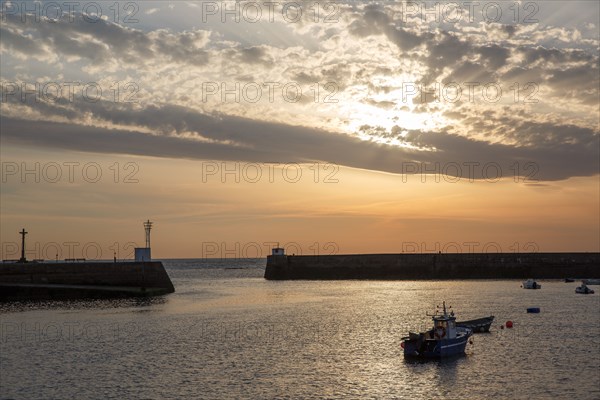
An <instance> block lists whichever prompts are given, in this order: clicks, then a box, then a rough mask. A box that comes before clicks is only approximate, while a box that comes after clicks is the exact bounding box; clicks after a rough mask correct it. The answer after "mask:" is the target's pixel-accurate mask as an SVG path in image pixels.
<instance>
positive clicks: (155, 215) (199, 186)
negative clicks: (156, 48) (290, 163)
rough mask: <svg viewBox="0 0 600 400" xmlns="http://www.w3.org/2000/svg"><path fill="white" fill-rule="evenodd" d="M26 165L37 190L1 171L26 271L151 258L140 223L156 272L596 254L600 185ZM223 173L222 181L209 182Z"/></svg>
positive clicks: (22, 156)
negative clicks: (299, 259)
mask: <svg viewBox="0 0 600 400" xmlns="http://www.w3.org/2000/svg"><path fill="white" fill-rule="evenodd" d="M28 159H29V160H31V161H29V162H28V161H25V162H26V165H27V166H28V168H30V169H33V165H34V164H33V163H34V162H36V161H37V162H39V163H40V183H35V181H34V179H35V174H29V175H27V176H26V177H25V182H22V178H21V176H19V175H18V174H17V175H8V174H7V172H6V171H5V176H4V179H5V182H3V184H2V210H1V212H2V227H1V234H2V244H3V254H2V258H18V256H17V255H16V254H14V252H15V251H16V248H15V244H16V243H18V241H19V235H18V233H17V232H18V231H19V230H20V229H21V228H22V227H24V228H26V229H27V230H28V231H29V235H28V237H27V239H28V243H29V246H28V248H29V249H30V252H29V255H28V257H29V258H46V259H47V258H54V256H55V255H53V254H54V253H55V250H54V249H55V248H56V245H55V244H54V243H57V244H58V245H59V247H60V249H61V256H62V254H63V253H64V256H63V257H62V258H67V255H73V256H76V257H83V256H86V255H87V258H95V257H96V255H97V254H98V253H97V249H100V251H101V252H102V253H101V254H102V256H103V258H112V251H113V248H114V247H115V246H114V245H113V243H115V242H116V243H117V244H118V245H117V247H118V248H119V257H120V258H125V257H127V255H128V254H129V253H130V251H131V250H130V249H129V250H127V246H128V243H129V242H136V244H137V245H140V246H141V245H143V240H144V231H143V227H142V221H144V220H146V219H148V218H150V219H151V220H152V221H154V222H155V229H154V230H153V233H152V239H153V243H152V248H153V256H154V257H158V258H187V257H189V258H193V257H217V258H219V257H234V256H240V257H241V256H254V255H260V256H265V255H266V254H267V252H268V249H269V248H270V247H271V245H272V243H275V242H280V243H281V244H282V245H285V246H286V247H287V248H288V252H290V253H292V252H293V253H296V254H298V253H300V252H301V253H303V254H314V253H315V252H319V253H320V254H330V253H332V252H337V253H372V252H402V251H403V250H404V251H407V252H411V251H412V252H414V251H419V250H420V251H437V250H442V251H456V250H457V249H460V250H461V251H464V252H468V251H496V249H498V248H500V249H502V250H503V251H515V250H517V249H518V250H519V251H527V250H528V249H529V250H533V251H599V250H600V247H599V246H600V245H599V242H600V240H599V225H598V221H599V218H600V215H599V210H598V204H599V201H600V199H599V186H598V178H597V177H590V178H572V179H568V180H564V181H558V182H547V183H543V184H538V185H531V184H524V183H515V182H514V180H513V179H512V177H508V178H505V179H502V180H500V181H498V182H496V183H489V182H485V181H477V182H469V181H468V180H466V179H463V180H460V181H459V182H456V183H449V182H447V181H446V178H447V180H451V179H450V178H449V177H444V176H439V177H438V178H439V179H440V182H439V183H436V182H435V176H433V175H427V176H425V179H426V182H425V183H422V182H421V176H420V175H406V176H402V175H395V174H386V173H380V172H372V171H364V170H357V169H352V168H346V167H341V168H340V169H339V171H337V172H336V173H335V175H334V176H333V178H330V179H337V180H338V182H337V183H335V182H332V183H324V180H325V173H330V172H331V171H333V170H328V171H325V170H324V164H321V165H317V166H318V168H319V171H320V175H319V176H318V178H317V180H318V183H315V165H314V164H307V165H304V166H302V177H301V178H300V179H299V180H298V182H296V183H292V182H288V181H286V179H288V180H290V181H291V180H293V179H295V178H294V175H295V167H293V168H292V167H289V168H288V175H284V172H283V170H282V169H281V168H272V169H270V168H269V167H267V166H261V168H262V173H263V177H262V178H261V179H259V180H258V182H256V183H251V182H248V181H245V180H244V176H245V177H246V178H247V179H250V180H256V178H255V176H256V175H255V171H256V168H254V167H249V166H247V164H243V163H242V164H235V163H229V164H228V166H227V167H226V168H227V170H228V171H235V170H236V168H238V170H239V179H240V182H239V183H236V182H235V174H233V173H230V174H226V175H225V176H224V178H223V177H222V176H221V172H222V168H223V167H222V164H221V162H216V163H215V162H212V161H207V162H202V161H187V160H172V159H160V158H150V157H133V156H122V155H119V156H115V155H102V156H98V155H95V154H90V153H76V152H64V151H61V152H58V151H48V150H39V149H32V148H22V147H15V146H5V147H3V148H2V160H3V162H4V163H5V169H6V163H11V162H12V161H13V160H14V161H16V162H17V164H19V168H21V165H20V163H21V162H22V160H28ZM34 160H35V161H34ZM69 162H71V163H73V162H78V163H79V165H81V166H83V165H84V164H86V163H97V164H96V165H97V166H100V168H101V170H102V172H103V175H102V179H101V180H100V181H99V182H97V183H90V182H88V181H86V179H88V180H93V178H94V177H92V176H89V177H87V178H84V177H82V175H81V169H82V168H79V167H77V168H76V167H73V168H74V170H73V171H74V173H75V174H74V176H73V180H74V181H73V183H70V182H68V179H67V176H66V174H67V172H68V169H67V167H64V165H68V164H65V163H69ZM50 163H58V164H59V165H62V166H63V175H64V176H63V179H62V180H61V182H58V183H49V182H48V179H45V178H44V175H43V172H42V169H43V168H44V166H46V175H50V173H51V171H50V168H51V167H50V165H51V164H50ZM115 163H118V165H119V166H120V168H121V169H122V172H123V168H124V166H125V165H126V164H127V163H135V164H136V165H137V166H138V167H139V170H138V171H137V173H135V175H134V176H132V177H130V179H137V180H138V181H139V182H138V183H124V182H123V180H124V179H125V177H124V176H123V175H121V176H119V177H118V179H117V180H118V183H115V182H114V178H115V176H114V165H115ZM215 166H216V167H217V168H218V171H217V173H215V174H214V175H213V174H208V172H207V171H210V172H213V171H214V170H212V169H210V168H213V167H215ZM111 168H112V169H111ZM244 168H246V169H245V170H244ZM251 168H254V169H253V170H251ZM203 169H204V172H205V174H207V175H206V176H205V178H204V179H203V176H202V174H203ZM91 171H92V170H90V171H88V172H90V175H91ZM132 171H133V170H132V169H130V170H128V171H124V172H132ZM243 171H245V173H244V172H243ZM269 172H271V174H272V175H271V177H269V175H268V174H269ZM292 172H293V173H292ZM46 178H48V177H46ZM50 178H51V179H53V177H50ZM452 179H453V178H452ZM203 180H204V181H205V182H203ZM222 180H224V182H222ZM270 180H271V181H272V182H270ZM403 181H406V182H403ZM330 242H331V243H330ZM69 252H71V254H70V253H69ZM84 253H85V254H84Z"/></svg>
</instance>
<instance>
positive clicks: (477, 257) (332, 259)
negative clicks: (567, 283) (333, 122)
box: [265, 253, 600, 280]
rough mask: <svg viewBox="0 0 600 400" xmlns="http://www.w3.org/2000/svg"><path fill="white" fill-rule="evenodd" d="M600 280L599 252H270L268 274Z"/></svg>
mask: <svg viewBox="0 0 600 400" xmlns="http://www.w3.org/2000/svg"><path fill="white" fill-rule="evenodd" d="M567 277H574V278H600V253H468V254H466V253H452V254H450V253H446V254H441V253H438V254H435V253H429V254H425V253H422V254H347V255H327V256H285V255H283V256H268V257H267V267H266V270H265V278H266V279H272V280H285V279H315V280H316V279H382V280H385V279H389V280H422V279H423V280H442V279H444V280H447V279H527V278H536V279H564V278H567Z"/></svg>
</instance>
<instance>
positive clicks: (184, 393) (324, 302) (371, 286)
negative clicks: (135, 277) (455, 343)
mask: <svg viewBox="0 0 600 400" xmlns="http://www.w3.org/2000/svg"><path fill="white" fill-rule="evenodd" d="M163 263H164V265H165V268H166V270H167V272H168V274H169V276H170V277H171V279H172V281H173V284H174V285H175V289H176V292H175V293H173V294H170V295H166V296H161V297H155V298H145V299H120V300H86V301H58V302H31V303H24V302H19V303H3V304H0V334H1V336H0V398H1V399H28V400H31V399H44V400H45V399H492V398H495V399H498V398H505V399H600V294H599V293H600V287H598V286H592V288H594V289H596V293H595V294H593V295H580V294H575V287H576V286H577V285H578V284H579V283H578V282H574V283H565V282H562V281H556V280H542V281H541V284H542V289H540V290H524V289H522V288H521V282H520V281H515V280H486V281H482V280H479V281H475V280H473V281H464V280H463V281H461V280H457V281H361V280H346V281H267V280H265V279H264V278H263V275H264V269H265V260H264V259H190V260H163ZM444 301H445V303H446V305H447V306H448V307H452V310H453V311H454V312H455V314H456V316H457V317H458V319H459V320H461V319H462V320H467V319H474V318H479V317H484V316H490V315H493V316H495V320H494V323H493V325H492V329H491V332H490V333H482V334H476V335H474V336H473V341H472V342H473V343H472V344H469V345H468V347H467V354H466V355H464V356H459V357H455V358H452V359H446V360H441V361H413V360H407V359H405V358H404V357H403V351H402V347H401V342H402V338H403V337H405V336H407V334H408V332H409V331H414V332H418V331H420V330H425V329H429V328H430V326H431V317H430V316H428V315H427V314H431V313H433V312H434V311H435V310H436V306H438V305H442V302H444ZM528 307H539V308H540V313H539V314H528V313H527V312H526V309H527V308H528ZM508 321H511V322H512V328H508V327H507V326H506V323H507V322H508ZM509 325H510V324H509Z"/></svg>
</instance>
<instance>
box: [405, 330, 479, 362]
mask: <svg viewBox="0 0 600 400" xmlns="http://www.w3.org/2000/svg"><path fill="white" fill-rule="evenodd" d="M470 336H471V333H470V332H469V333H465V334H463V335H461V336H458V337H456V338H455V339H442V340H434V339H426V340H419V339H410V340H406V341H404V357H407V358H413V357H414V358H445V357H452V356H457V355H462V354H465V348H466V347H467V342H468V340H469V337H470Z"/></svg>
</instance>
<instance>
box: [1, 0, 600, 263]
mask: <svg viewBox="0 0 600 400" xmlns="http://www.w3.org/2000/svg"><path fill="white" fill-rule="evenodd" d="M599 19H600V5H599V3H598V2H595V1H573V2H559V1H496V2H488V1H481V2H462V1H459V2H441V3H438V2H419V1H408V2H391V1H381V2H356V1H353V2H345V1H339V2H327V1H310V2H266V1H265V2H261V1H259V2H247V1H243V2H214V1H204V2H186V1H144V2H139V1H123V2H114V1H110V2H102V1H96V2H86V1H83V2H61V1H58V2H56V1H55V2H51V1H50V2H49V1H41V2H39V1H19V2H10V1H2V8H1V26H0V55H1V60H0V67H1V71H0V83H1V84H2V88H1V91H2V98H1V102H0V106H1V107H0V118H1V119H0V128H1V129H0V131H1V132H0V144H1V146H0V156H1V159H2V176H1V179H2V181H1V191H0V219H1V224H0V225H1V226H0V234H1V242H2V249H1V257H2V259H15V258H19V256H20V254H19V241H20V236H19V234H18V231H20V230H21V229H22V228H25V229H26V230H27V231H28V232H29V233H28V235H27V240H28V246H27V249H28V254H27V256H28V258H38V259H54V258H55V257H59V258H61V259H62V258H88V259H94V258H103V259H107V258H112V257H113V256H117V257H118V258H120V259H126V258H129V257H131V256H132V254H133V251H132V249H133V247H135V246H143V245H144V231H143V226H142V222H143V221H146V220H148V219H150V220H152V221H153V222H154V229H153V231H152V251H153V256H154V257H157V258H193V257H197V258H233V257H264V256H266V255H267V254H269V253H270V248H271V247H274V246H276V245H280V246H283V247H285V248H286V251H287V252H288V253H290V254H291V253H294V254H340V253H399V252H438V251H442V252H497V251H504V252H515V251H516V252H528V251H535V252H541V251H544V252H554V251H600V207H599V205H600V181H599V179H598V178H599V171H600V120H599V117H600V111H599V104H600V99H599V87H600V77H599V76H600V74H599V54H598V53H599V43H600V40H599V26H598V21H599Z"/></svg>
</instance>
